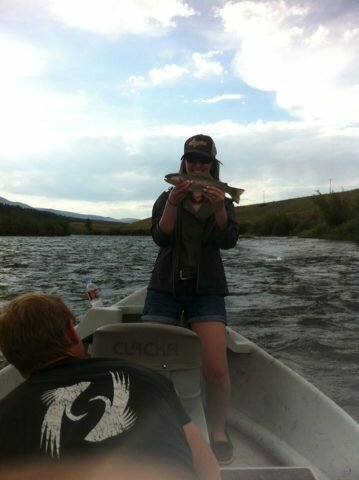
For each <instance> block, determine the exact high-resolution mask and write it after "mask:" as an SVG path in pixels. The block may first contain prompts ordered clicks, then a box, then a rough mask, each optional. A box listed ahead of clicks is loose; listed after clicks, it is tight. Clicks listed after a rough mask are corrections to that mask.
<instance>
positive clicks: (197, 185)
mask: <svg viewBox="0 0 359 480" xmlns="http://www.w3.org/2000/svg"><path fill="white" fill-rule="evenodd" d="M186 180H190V181H191V182H192V183H191V186H190V187H189V189H190V190H191V191H192V192H199V191H201V190H203V189H204V188H206V187H216V188H219V189H220V190H222V192H225V193H228V195H230V196H231V197H232V199H233V201H235V202H236V203H239V197H240V196H241V195H242V193H243V192H244V190H243V188H235V187H230V186H229V185H228V183H224V182H220V181H219V180H215V179H214V178H213V177H212V176H211V175H210V174H208V175H206V174H198V175H187V174H186V173H169V174H168V175H166V176H165V182H167V183H170V184H171V185H179V184H180V183H181V182H184V181H186Z"/></svg>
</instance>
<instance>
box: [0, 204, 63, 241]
mask: <svg viewBox="0 0 359 480" xmlns="http://www.w3.org/2000/svg"><path fill="white" fill-rule="evenodd" d="M70 233H71V232H70V226H69V222H68V220H67V219H66V218H62V217H60V216H59V215H55V214H52V213H47V212H40V211H38V210H35V209H28V208H22V207H18V206H13V205H4V204H0V235H21V236H22V235H23V236H57V235H58V236H62V235H70Z"/></svg>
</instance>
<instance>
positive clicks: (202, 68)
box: [192, 52, 224, 78]
mask: <svg viewBox="0 0 359 480" xmlns="http://www.w3.org/2000/svg"><path fill="white" fill-rule="evenodd" d="M218 54H219V52H208V53H204V54H203V53H193V55H192V63H193V76H194V77H196V78H204V77H212V76H217V77H220V76H222V75H223V74H224V68H223V66H222V65H221V64H220V63H219V62H216V61H213V60H211V58H213V57H214V56H216V55H218Z"/></svg>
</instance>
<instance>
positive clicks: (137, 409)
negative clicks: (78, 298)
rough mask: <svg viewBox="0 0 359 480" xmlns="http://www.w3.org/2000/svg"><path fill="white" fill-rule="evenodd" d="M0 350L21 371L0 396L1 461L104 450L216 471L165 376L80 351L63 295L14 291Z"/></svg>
mask: <svg viewBox="0 0 359 480" xmlns="http://www.w3.org/2000/svg"><path fill="white" fill-rule="evenodd" d="M0 349H1V350H2V352H3V354H4V356H5V358H6V359H7V360H8V361H9V362H10V363H11V364H13V365H14V366H15V367H16V368H17V369H18V370H19V371H20V372H21V374H22V375H23V376H24V377H26V380H25V381H24V382H23V383H22V384H20V385H19V386H18V387H16V388H15V389H14V390H13V391H12V392H10V393H9V394H8V395H7V396H6V397H4V398H3V399H2V400H1V401H0V465H1V464H2V465H4V464H7V463H9V462H16V461H17V460H21V461H36V460H39V461H40V460H41V459H49V460H51V461H53V460H55V461H56V462H58V461H62V460H67V459H68V458H72V457H74V456H75V457H76V456H81V457H82V455H85V456H86V455H87V456H88V458H92V452H94V453H103V452H108V451H110V452H112V453H114V452H115V453H116V454H118V455H125V457H126V458H128V459H129V462H130V463H131V462H132V461H133V459H135V460H136V461H139V462H144V463H146V462H149V464H151V465H156V463H157V462H158V463H159V464H160V465H163V466H165V467H166V468H167V467H168V468H172V469H173V471H174V472H176V474H177V473H178V472H180V471H183V477H184V478H188V476H191V475H192V476H193V477H195V476H196V478H199V479H201V480H209V479H211V480H218V479H219V478H220V473H219V466H218V463H217V461H216V459H215V456H214V455H213V453H212V452H211V450H210V448H209V446H208V445H207V443H206V441H205V440H204V438H203V437H202V435H201V434H200V432H199V431H198V430H197V428H196V427H195V426H194V424H193V422H192V421H191V419H190V418H189V417H188V415H187V413H186V412H185V410H184V408H183V407H182V404H181V402H180V400H179V398H178V397H177V395H176V394H175V391H174V387H173V385H172V383H171V382H170V381H169V380H168V379H166V378H165V377H163V376H162V375H160V374H158V373H156V372H154V371H151V370H149V369H146V368H143V367H140V366H138V365H135V364H133V363H130V362H127V361H125V360H120V359H112V358H86V352H85V349H84V345H83V344H82V341H81V339H80V338H79V336H78V334H77V332H76V328H75V317H74V315H73V313H72V312H71V311H70V309H69V308H68V307H67V306H66V305H65V304H64V302H63V301H62V300H61V298H59V297H56V296H53V295H47V294H44V293H36V292H35V293H28V294H24V295H21V296H19V297H18V298H15V299H14V300H12V301H11V302H10V303H9V304H8V305H7V307H6V308H5V309H4V311H3V312H2V313H1V314H0ZM90 455H91V456H90ZM85 458H87V457H85ZM119 478H120V477H119ZM179 478H180V477H179Z"/></svg>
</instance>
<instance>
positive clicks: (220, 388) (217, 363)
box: [191, 322, 230, 441]
mask: <svg viewBox="0 0 359 480" xmlns="http://www.w3.org/2000/svg"><path fill="white" fill-rule="evenodd" d="M191 328H192V330H193V331H194V332H196V333H197V335H198V336H199V338H200V341H201V347H202V356H203V374H204V377H205V380H206V385H207V393H208V395H207V402H208V412H209V420H210V429H211V438H212V440H214V441H219V440H227V436H226V434H225V431H224V427H225V420H226V413H227V409H228V405H229V398H230V379H229V371H228V361H227V350H226V329H225V325H224V324H223V323H221V322H203V323H192V325H191Z"/></svg>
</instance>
